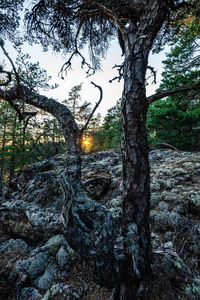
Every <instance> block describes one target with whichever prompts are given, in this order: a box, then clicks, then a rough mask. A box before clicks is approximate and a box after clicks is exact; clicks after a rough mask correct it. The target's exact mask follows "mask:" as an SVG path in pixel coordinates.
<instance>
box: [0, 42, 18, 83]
mask: <svg viewBox="0 0 200 300" xmlns="http://www.w3.org/2000/svg"><path fill="white" fill-rule="evenodd" d="M0 47H1V49H2V51H3V53H4V55H5V56H6V57H7V59H8V60H9V62H10V64H11V66H12V68H13V72H14V74H15V77H16V81H17V84H18V86H20V77H19V74H18V72H17V70H16V68H15V64H14V63H13V61H12V59H11V58H10V56H9V54H8V52H7V51H6V49H5V47H4V41H3V40H2V39H0Z"/></svg>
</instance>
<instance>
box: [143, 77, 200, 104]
mask: <svg viewBox="0 0 200 300" xmlns="http://www.w3.org/2000/svg"><path fill="white" fill-rule="evenodd" d="M192 90H200V81H198V82H196V83H194V84H193V85H185V86H179V87H176V88H173V89H168V90H165V91H158V92H157V93H155V94H154V95H152V96H150V97H148V98H147V100H148V102H149V104H151V103H153V102H155V101H157V100H159V99H162V98H165V97H168V96H172V95H175V94H177V93H181V92H189V91H192Z"/></svg>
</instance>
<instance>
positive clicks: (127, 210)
mask: <svg viewBox="0 0 200 300" xmlns="http://www.w3.org/2000/svg"><path fill="white" fill-rule="evenodd" d="M149 2H150V3H149V4H147V5H146V9H145V11H144V14H143V16H142V17H141V20H140V21H139V22H138V23H136V22H129V25H128V27H127V32H126V34H125V35H124V44H125V63H124V90H123V97H122V115H123V134H124V135H123V147H122V150H123V185H124V197H123V225H122V229H123V231H124V237H125V244H124V246H125V251H126V253H127V259H128V268H127V273H126V274H127V276H126V278H124V279H123V282H121V284H120V286H119V287H118V291H117V293H116V296H115V297H114V299H116V300H117V299H119V300H133V299H146V287H147V286H148V280H149V278H150V276H151V239H150V225H149V210H150V169H149V161H148V143H147V133H146V115H147V110H148V102H147V98H146V89H145V86H146V82H145V76H146V70H147V66H148V56H149V52H150V50H151V47H152V44H153V41H154V39H155V36H156V35H157V33H158V31H159V29H160V28H161V26H162V24H163V18H164V15H165V11H166V7H167V1H159V0H157V1H149Z"/></svg>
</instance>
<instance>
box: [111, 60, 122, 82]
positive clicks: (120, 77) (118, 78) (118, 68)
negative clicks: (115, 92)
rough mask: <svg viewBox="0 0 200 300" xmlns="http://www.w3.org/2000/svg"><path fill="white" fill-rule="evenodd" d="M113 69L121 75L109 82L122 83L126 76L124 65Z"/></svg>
mask: <svg viewBox="0 0 200 300" xmlns="http://www.w3.org/2000/svg"><path fill="white" fill-rule="evenodd" d="M113 69H117V71H118V73H119V75H118V76H115V77H114V78H112V79H110V80H109V82H110V83H112V82H113V81H115V80H118V82H120V80H121V79H122V78H123V75H124V64H121V65H114V67H113Z"/></svg>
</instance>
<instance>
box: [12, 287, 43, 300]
mask: <svg viewBox="0 0 200 300" xmlns="http://www.w3.org/2000/svg"><path fill="white" fill-rule="evenodd" d="M16 296H17V300H27V299H31V300H41V299H42V294H40V292H39V291H38V290H37V289H35V288H32V287H28V288H23V289H21V290H20V292H19V293H17V295H16Z"/></svg>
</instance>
